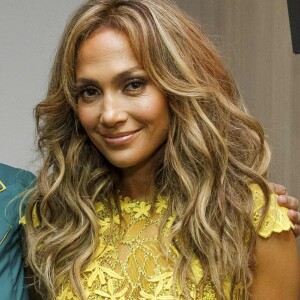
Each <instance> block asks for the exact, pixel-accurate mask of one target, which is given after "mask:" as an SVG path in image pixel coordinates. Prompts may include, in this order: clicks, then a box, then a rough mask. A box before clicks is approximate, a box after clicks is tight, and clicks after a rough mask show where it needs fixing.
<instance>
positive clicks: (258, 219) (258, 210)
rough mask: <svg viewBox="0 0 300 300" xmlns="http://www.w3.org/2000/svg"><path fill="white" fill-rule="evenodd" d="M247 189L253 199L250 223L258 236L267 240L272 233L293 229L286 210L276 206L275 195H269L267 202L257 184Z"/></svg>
mask: <svg viewBox="0 0 300 300" xmlns="http://www.w3.org/2000/svg"><path fill="white" fill-rule="evenodd" d="M249 188H250V190H251V193H252V198H253V212H252V223H253V225H254V226H255V227H256V228H257V229H258V234H259V236H261V237H263V238H268V237H270V236H271V235H272V234H273V233H280V232H283V231H289V230H290V229H292V228H293V224H292V222H291V221H290V220H289V218H288V215H287V213H288V209H287V208H285V207H281V206H279V205H278V203H277V195H276V194H271V195H270V196H269V199H268V201H267V199H266V196H265V194H264V193H263V191H262V189H261V188H260V186H259V185H258V184H251V185H250V186H249ZM265 210H266V212H265ZM264 212H265V214H264Z"/></svg>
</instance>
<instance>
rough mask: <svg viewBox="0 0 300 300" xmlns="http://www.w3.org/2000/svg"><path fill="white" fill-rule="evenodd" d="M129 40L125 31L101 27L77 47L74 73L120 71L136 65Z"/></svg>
mask: <svg viewBox="0 0 300 300" xmlns="http://www.w3.org/2000/svg"><path fill="white" fill-rule="evenodd" d="M138 66H140V64H139V63H138V61H137V59H136V57H135V55H134V53H133V51H132V49H131V46H130V42H129V40H128V37H127V35H126V34H125V33H123V32H121V31H119V30H116V29H112V28H101V29H99V30H97V31H95V32H94V33H93V34H92V35H91V36H90V37H89V38H88V39H86V40H85V41H84V42H83V43H82V45H81V47H80V48H79V53H78V59H77V64H76V75H77V77H78V76H79V75H82V74H84V75H86V73H90V74H91V73H98V74H99V73H104V74H105V73H106V72H107V71H108V70H109V72H113V73H114V72H121V71H123V70H124V69H128V68H133V67H138Z"/></svg>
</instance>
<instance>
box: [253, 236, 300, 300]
mask: <svg viewBox="0 0 300 300" xmlns="http://www.w3.org/2000/svg"><path fill="white" fill-rule="evenodd" d="M250 292H251V295H252V297H251V299H253V300H265V299H272V300H283V299H289V300H297V299H299V296H300V263H299V257H298V253H297V246H296V241H295V237H294V235H293V233H292V231H288V232H282V233H273V234H272V235H271V236H270V237H269V238H268V239H265V238H261V237H258V240H257V244H256V251H255V268H254V273H253V283H252V287H251V290H250Z"/></svg>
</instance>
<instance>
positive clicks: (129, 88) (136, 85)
mask: <svg viewBox="0 0 300 300" xmlns="http://www.w3.org/2000/svg"><path fill="white" fill-rule="evenodd" d="M145 85H146V81H145V80H144V79H132V80H130V81H129V82H128V83H127V84H126V85H125V88H124V91H125V92H128V93H138V92H140V91H142V90H143V88H144V87H145Z"/></svg>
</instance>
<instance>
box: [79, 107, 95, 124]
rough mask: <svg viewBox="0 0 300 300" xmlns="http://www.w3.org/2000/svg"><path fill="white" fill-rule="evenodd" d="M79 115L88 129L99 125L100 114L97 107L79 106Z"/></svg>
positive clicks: (81, 121)
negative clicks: (96, 109)
mask: <svg viewBox="0 0 300 300" xmlns="http://www.w3.org/2000/svg"><path fill="white" fill-rule="evenodd" d="M78 117H79V121H80V123H81V125H82V126H83V128H85V129H86V130H88V129H92V128H93V127H94V126H96V125H97V120H98V114H97V112H96V111H95V109H92V108H89V107H86V106H81V105H79V106H78Z"/></svg>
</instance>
